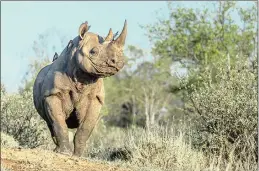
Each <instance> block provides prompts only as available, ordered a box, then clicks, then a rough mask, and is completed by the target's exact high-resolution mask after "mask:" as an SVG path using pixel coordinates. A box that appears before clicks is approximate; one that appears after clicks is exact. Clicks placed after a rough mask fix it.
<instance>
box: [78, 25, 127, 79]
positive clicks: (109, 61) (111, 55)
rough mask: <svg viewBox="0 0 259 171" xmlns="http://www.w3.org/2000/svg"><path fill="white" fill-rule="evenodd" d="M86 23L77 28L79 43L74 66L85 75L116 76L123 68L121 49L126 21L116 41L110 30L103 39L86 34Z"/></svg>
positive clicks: (87, 28) (124, 38)
mask: <svg viewBox="0 0 259 171" xmlns="http://www.w3.org/2000/svg"><path fill="white" fill-rule="evenodd" d="M89 27H90V26H88V23H87V22H85V23H83V24H81V25H80V27H79V36H78V37H79V43H78V47H77V50H76V52H75V56H74V57H75V59H76V65H77V66H78V67H79V68H80V69H81V70H82V71H83V72H86V73H89V74H90V75H93V76H96V77H108V76H111V75H114V74H116V73H117V72H118V71H119V70H120V69H122V68H123V66H124V57H123V56H124V55H123V47H124V44H125V40H126V34H127V21H125V23H124V27H123V30H122V32H121V34H120V35H119V37H118V38H117V39H114V36H113V33H112V30H111V29H110V30H109V33H108V35H107V36H106V37H105V38H102V37H101V36H99V35H97V34H94V33H91V32H88V30H89Z"/></svg>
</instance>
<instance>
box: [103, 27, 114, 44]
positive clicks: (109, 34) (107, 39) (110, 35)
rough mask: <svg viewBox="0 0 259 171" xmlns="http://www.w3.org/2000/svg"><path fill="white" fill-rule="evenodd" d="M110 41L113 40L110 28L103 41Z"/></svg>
mask: <svg viewBox="0 0 259 171" xmlns="http://www.w3.org/2000/svg"><path fill="white" fill-rule="evenodd" d="M112 39H113V33H112V29H111V28H110V30H109V33H108V35H107V36H106V38H105V39H104V41H112Z"/></svg>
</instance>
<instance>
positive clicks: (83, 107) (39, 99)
mask: <svg viewBox="0 0 259 171" xmlns="http://www.w3.org/2000/svg"><path fill="white" fill-rule="evenodd" d="M88 29H89V26H88V25H87V22H86V23H83V24H81V26H80V27H79V36H77V37H75V38H74V39H73V40H72V41H70V42H69V44H68V45H67V47H66V48H65V49H64V50H63V52H62V53H61V54H60V55H59V56H58V55H55V56H56V57H55V56H54V57H55V59H54V60H53V63H52V64H50V65H47V66H45V67H44V68H42V69H41V71H40V72H39V73H38V76H37V78H36V80H35V83H34V87H33V100H34V105H35V108H36V109H37V111H38V113H39V114H40V116H41V117H42V118H43V119H44V120H45V121H46V123H47V125H48V127H49V130H50V133H51V136H52V138H53V141H54V143H55V144H56V148H55V151H56V152H59V153H63V154H72V153H73V155H75V156H81V155H82V153H83V151H84V149H85V146H86V141H87V139H88V138H89V136H90V134H91V132H92V130H93V128H94V126H95V125H96V123H97V120H98V118H99V112H100V109H101V107H102V105H103V104H104V88H103V79H102V78H103V77H108V76H112V75H114V74H116V73H117V72H118V71H119V70H120V69H122V67H123V66H124V59H123V46H124V44H125V39H126V34H127V23H126V21H125V24H124V27H123V30H122V32H121V34H120V36H119V37H118V38H117V39H116V40H114V39H113V33H112V30H111V29H110V31H109V34H108V35H107V36H106V38H105V39H103V38H102V37H101V36H99V35H97V34H94V33H90V32H88ZM68 128H72V129H73V128H76V129H77V131H76V134H75V136H74V150H72V149H71V147H70V144H69V138H68Z"/></svg>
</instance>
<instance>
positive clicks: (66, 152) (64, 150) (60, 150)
mask: <svg viewBox="0 0 259 171" xmlns="http://www.w3.org/2000/svg"><path fill="white" fill-rule="evenodd" d="M53 151H54V152H56V153H60V154H64V155H68V156H71V155H72V154H73V153H72V150H71V148H65V147H63V148H60V147H56V148H55V149H54V150H53Z"/></svg>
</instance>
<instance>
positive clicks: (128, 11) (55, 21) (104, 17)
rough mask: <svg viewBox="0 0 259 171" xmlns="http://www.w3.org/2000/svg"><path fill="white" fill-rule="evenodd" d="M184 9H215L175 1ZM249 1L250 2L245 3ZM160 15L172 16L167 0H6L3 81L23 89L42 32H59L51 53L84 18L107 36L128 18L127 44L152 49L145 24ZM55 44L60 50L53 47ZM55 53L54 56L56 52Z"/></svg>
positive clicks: (8, 86) (13, 88)
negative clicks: (25, 75) (23, 79)
mask: <svg viewBox="0 0 259 171" xmlns="http://www.w3.org/2000/svg"><path fill="white" fill-rule="evenodd" d="M174 4H175V5H181V6H183V7H193V8H199V7H201V6H206V7H208V8H212V4H211V3H210V2H187V1H185V2H174ZM243 5H247V3H246V2H243ZM158 11H159V16H160V17H168V9H167V3H166V2H165V1H149V2H148V1H95V2H90V1H77V2H75V1H56V2H51V1H42V2H36V1H34V2H33V1H20V2H18V1H17V2H14V1H13V2H8V1H5V2H1V83H3V84H4V85H5V86H6V89H7V91H8V92H17V90H18V87H19V85H21V80H22V78H23V77H24V74H25V73H26V71H27V69H28V64H29V63H30V61H31V60H32V59H37V57H36V56H35V55H34V53H33V49H32V45H33V42H34V41H35V40H38V39H39V35H40V34H46V33H50V32H53V33H52V34H50V35H49V36H48V38H47V44H48V45H47V49H48V51H49V53H50V54H53V55H54V53H55V52H57V53H58V54H60V53H61V51H62V50H63V49H64V48H65V47H64V45H63V46H62V45H57V44H58V43H59V42H60V39H59V36H58V35H61V36H63V35H64V36H65V40H64V42H65V44H67V43H68V41H69V40H71V39H73V38H74V37H76V36H77V34H78V28H79V26H80V24H81V23H82V22H84V21H88V23H89V25H91V28H90V31H91V32H94V33H98V34H99V35H102V36H105V35H107V33H108V31H109V29H110V28H112V29H113V31H114V32H116V31H121V30H122V27H123V24H124V20H125V19H127V22H128V35H127V40H126V46H127V45H134V46H137V47H140V48H142V49H144V50H145V51H147V52H148V51H149V50H150V49H151V44H150V43H149V40H148V38H147V36H146V35H145V33H146V32H145V30H144V29H142V28H141V27H140V25H147V24H152V23H154V22H156V21H157V16H158V15H157V13H156V12H158ZM53 46H55V48H53ZM51 57H52V56H51Z"/></svg>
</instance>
